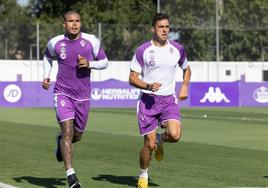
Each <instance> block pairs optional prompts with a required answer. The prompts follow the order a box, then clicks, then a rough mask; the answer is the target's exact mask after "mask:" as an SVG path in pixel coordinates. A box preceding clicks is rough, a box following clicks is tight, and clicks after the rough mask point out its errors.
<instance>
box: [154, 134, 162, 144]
mask: <svg viewBox="0 0 268 188" xmlns="http://www.w3.org/2000/svg"><path fill="white" fill-rule="evenodd" d="M156 139H157V144H162V143H163V142H164V141H163V139H162V134H157V138H156Z"/></svg>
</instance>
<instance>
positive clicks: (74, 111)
mask: <svg viewBox="0 0 268 188" xmlns="http://www.w3.org/2000/svg"><path fill="white" fill-rule="evenodd" d="M54 105H55V110H56V115H57V119H58V122H59V123H61V122H63V121H66V120H69V119H73V120H74V128H75V129H76V130H77V131H79V132H84V131H85V128H86V125H87V119H88V114H89V107H90V101H89V100H87V101H77V100H74V99H71V98H70V97H67V96H65V95H54Z"/></svg>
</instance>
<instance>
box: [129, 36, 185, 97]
mask: <svg viewBox="0 0 268 188" xmlns="http://www.w3.org/2000/svg"><path fill="white" fill-rule="evenodd" d="M187 66H188V61H187V58H186V52H185V50H184V47H183V46H182V45H181V44H179V43H177V42H173V41H172V42H171V41H168V44H167V45H165V46H163V47H157V46H155V45H153V43H152V41H148V42H146V43H143V44H142V45H141V46H139V47H138V49H137V51H136V52H135V54H134V57H133V59H132V62H131V65H130V69H131V70H132V71H135V72H138V73H140V74H141V76H142V80H143V81H144V82H146V83H149V84H152V83H154V82H159V83H161V84H162V86H161V87H160V88H159V90H158V91H157V92H152V91H149V90H142V92H143V93H153V94H155V95H161V96H167V95H173V94H175V74H176V73H177V68H178V67H180V68H182V69H186V68H187Z"/></svg>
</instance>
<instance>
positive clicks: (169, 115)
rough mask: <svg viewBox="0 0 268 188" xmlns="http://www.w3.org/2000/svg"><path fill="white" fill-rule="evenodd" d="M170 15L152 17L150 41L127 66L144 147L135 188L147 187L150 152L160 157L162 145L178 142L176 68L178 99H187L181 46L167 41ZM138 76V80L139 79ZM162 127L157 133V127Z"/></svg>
mask: <svg viewBox="0 0 268 188" xmlns="http://www.w3.org/2000/svg"><path fill="white" fill-rule="evenodd" d="M169 24H170V23H169V16H168V15H166V14H162V13H158V14H156V15H155V16H154V17H153V21H152V32H153V39H152V40H150V41H148V42H145V43H143V44H142V45H141V46H139V47H138V48H137V50H136V52H135V54H134V57H133V59H132V62H131V65H130V76H129V83H130V85H133V86H135V87H137V88H140V89H141V95H140V98H139V100H138V105H137V119H138V123H139V129H140V134H141V135H142V136H144V145H143V148H142V150H141V152H140V174H139V179H138V185H137V187H138V188H148V168H149V163H150V161H151V155H152V152H153V151H155V158H156V160H158V161H161V160H162V158H163V154H164V153H163V143H165V142H178V140H179V139H180V137H181V132H182V130H181V121H180V111H179V106H178V101H177V97H176V92H175V78H176V76H177V75H176V73H177V69H178V67H180V68H181V69H182V70H183V82H182V85H181V88H180V90H179V93H178V97H179V100H186V99H187V97H188V88H189V83H190V77H191V69H190V67H189V65H188V62H187V58H186V52H185V49H184V47H183V46H182V45H181V44H179V43H177V42H173V41H169V40H168V34H169ZM140 77H141V78H140ZM159 124H160V125H161V127H163V128H165V129H166V131H165V132H164V133H162V134H157V127H158V125H159Z"/></svg>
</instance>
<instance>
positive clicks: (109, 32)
mask: <svg viewBox="0 0 268 188" xmlns="http://www.w3.org/2000/svg"><path fill="white" fill-rule="evenodd" d="M70 9H74V10H77V11H79V13H80V16H81V20H82V31H84V32H88V33H93V34H95V35H97V36H98V25H99V24H100V26H101V30H102V33H101V39H102V43H103V46H104V48H105V51H106V53H107V55H108V57H109V59H111V60H130V59H131V58H132V56H133V52H134V49H135V47H136V46H137V45H138V44H139V43H141V42H142V41H143V40H148V35H149V34H150V32H149V28H150V22H151V16H152V15H153V14H154V13H155V11H156V4H155V1H148V0H114V1H111V0H103V1H99V0H91V1H89V0H88V1H82V0H76V1H69V0H59V1H53V0H46V1H44V0H38V1H37V2H36V4H35V5H34V7H33V10H34V11H33V13H34V15H35V16H36V19H37V20H39V22H40V24H41V25H42V31H40V32H41V37H40V41H41V49H42V50H41V51H43V50H44V48H45V46H46V42H47V39H48V38H49V37H48V35H53V34H54V35H55V34H56V33H58V31H60V29H59V27H57V26H56V25H57V24H58V26H59V25H60V27H62V26H61V24H59V23H61V22H62V20H63V19H62V16H63V14H64V12H66V11H67V10H70ZM55 24H56V25H55ZM144 25H145V26H144ZM51 26H52V27H51ZM144 27H146V29H147V30H148V32H146V31H144ZM146 29H145V30H146ZM52 30H54V32H53V31H52ZM141 30H142V32H141ZM48 31H49V32H48ZM45 38H47V39H45Z"/></svg>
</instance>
